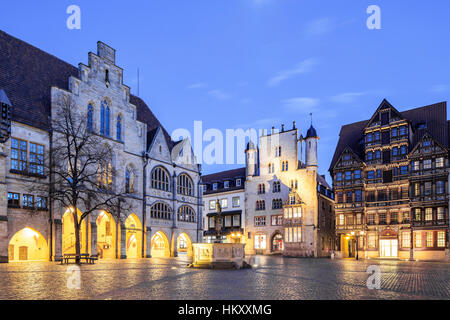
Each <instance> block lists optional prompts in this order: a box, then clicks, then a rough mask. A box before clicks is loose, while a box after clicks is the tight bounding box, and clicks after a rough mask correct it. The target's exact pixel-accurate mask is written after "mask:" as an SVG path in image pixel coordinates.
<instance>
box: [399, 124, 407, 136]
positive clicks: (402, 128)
mask: <svg viewBox="0 0 450 320" xmlns="http://www.w3.org/2000/svg"><path fill="white" fill-rule="evenodd" d="M400 135H401V136H404V135H406V126H401V127H400Z"/></svg>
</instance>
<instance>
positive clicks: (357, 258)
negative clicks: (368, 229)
mask: <svg viewBox="0 0 450 320" xmlns="http://www.w3.org/2000/svg"><path fill="white" fill-rule="evenodd" d="M352 233H353V232H352ZM359 234H360V235H361V236H363V235H364V231H360V232H359ZM358 247H359V238H358V236H356V260H359V251H358Z"/></svg>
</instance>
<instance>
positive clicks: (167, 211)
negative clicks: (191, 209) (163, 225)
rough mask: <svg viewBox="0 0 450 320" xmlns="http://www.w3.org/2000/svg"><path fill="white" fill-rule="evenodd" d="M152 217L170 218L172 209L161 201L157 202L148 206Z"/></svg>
mask: <svg viewBox="0 0 450 320" xmlns="http://www.w3.org/2000/svg"><path fill="white" fill-rule="evenodd" d="M150 216H151V217H152V218H153V219H162V220H172V209H171V208H170V207H169V206H168V205H167V204H165V203H163V202H157V203H155V204H154V205H153V206H152V207H151V208H150Z"/></svg>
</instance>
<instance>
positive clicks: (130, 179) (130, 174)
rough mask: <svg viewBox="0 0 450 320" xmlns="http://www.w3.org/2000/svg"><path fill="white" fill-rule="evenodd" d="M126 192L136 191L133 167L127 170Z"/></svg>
mask: <svg viewBox="0 0 450 320" xmlns="http://www.w3.org/2000/svg"><path fill="white" fill-rule="evenodd" d="M125 193H134V171H133V170H132V169H131V168H127V169H126V171H125Z"/></svg>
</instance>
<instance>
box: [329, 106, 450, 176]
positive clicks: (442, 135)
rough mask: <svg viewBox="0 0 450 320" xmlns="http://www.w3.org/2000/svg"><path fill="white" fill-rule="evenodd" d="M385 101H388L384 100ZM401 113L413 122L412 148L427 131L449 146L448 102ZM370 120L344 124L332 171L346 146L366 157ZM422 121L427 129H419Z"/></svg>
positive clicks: (332, 162) (331, 166) (362, 157)
mask: <svg viewBox="0 0 450 320" xmlns="http://www.w3.org/2000/svg"><path fill="white" fill-rule="evenodd" d="M383 102H387V101H386V100H383ZM400 115H401V116H402V117H403V118H405V119H406V120H408V121H409V122H410V123H411V126H412V129H413V132H414V141H413V142H412V148H414V146H415V145H416V144H417V143H418V142H419V141H420V139H421V138H422V136H423V135H424V134H425V132H429V133H430V134H431V135H432V136H433V138H434V139H436V140H437V141H438V142H439V143H440V144H442V145H443V146H446V148H449V134H450V133H449V132H450V128H449V123H450V122H449V121H447V102H439V103H435V104H432V105H428V106H424V107H420V108H415V109H411V110H406V111H402V112H400ZM369 121H370V120H365V121H360V122H355V123H351V124H348V125H345V126H342V128H341V132H340V134H339V141H338V144H337V146H336V150H335V152H334V155H333V159H332V161H331V164H330V168H329V170H330V171H332V170H333V168H334V166H335V164H336V162H337V161H338V159H339V157H340V155H341V154H342V152H343V151H344V149H345V148H346V147H348V148H350V149H351V150H352V151H353V152H354V153H355V154H356V155H358V156H359V157H360V159H364V144H361V143H360V142H361V141H363V139H364V129H365V127H366V126H367V124H368V123H369ZM420 123H426V125H427V130H421V129H418V128H417V126H418V124H420Z"/></svg>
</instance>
